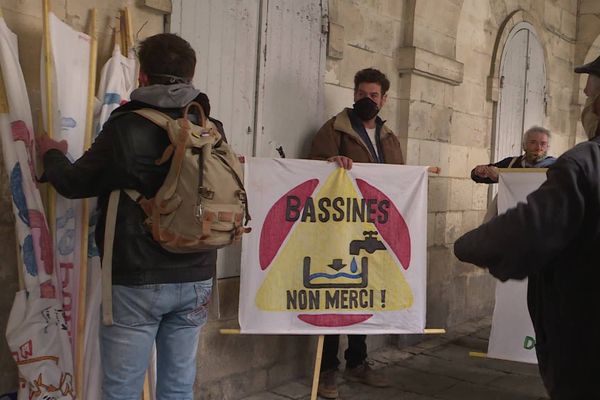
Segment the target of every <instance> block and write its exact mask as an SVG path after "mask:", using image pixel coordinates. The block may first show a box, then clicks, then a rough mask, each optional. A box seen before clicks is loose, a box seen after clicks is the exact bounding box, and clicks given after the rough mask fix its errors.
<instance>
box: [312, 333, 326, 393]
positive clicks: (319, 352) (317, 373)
mask: <svg viewBox="0 0 600 400" xmlns="http://www.w3.org/2000/svg"><path fill="white" fill-rule="evenodd" d="M324 341H325V336H323V335H319V339H318V340H317V354H315V370H314V372H313V382H312V390H311V392H310V400H317V391H318V389H319V376H320V375H321V360H322V359H323V342H324Z"/></svg>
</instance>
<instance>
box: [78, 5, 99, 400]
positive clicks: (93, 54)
mask: <svg viewBox="0 0 600 400" xmlns="http://www.w3.org/2000/svg"><path fill="white" fill-rule="evenodd" d="M89 35H90V65H89V70H88V98H87V110H86V119H85V132H84V134H85V139H84V150H87V149H89V148H90V146H91V144H92V137H93V129H94V96H95V94H96V93H95V92H96V91H95V88H96V60H97V56H98V38H97V35H96V9H95V8H94V9H92V10H91V15H90V29H89ZM89 214H90V207H89V201H88V199H83V200H81V247H80V257H79V304H78V308H77V309H78V313H77V329H76V335H77V348H76V349H75V388H76V389H75V393H77V396H78V397H79V398H83V397H82V396H83V393H84V384H83V381H84V378H83V376H84V367H85V366H84V358H85V346H84V344H85V343H84V342H85V317H86V305H87V301H86V296H87V275H88V274H87V272H88V235H89V219H90V215H89Z"/></svg>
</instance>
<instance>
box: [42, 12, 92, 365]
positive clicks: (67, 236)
mask: <svg viewBox="0 0 600 400" xmlns="http://www.w3.org/2000/svg"><path fill="white" fill-rule="evenodd" d="M49 34H50V50H51V62H52V68H51V71H52V73H53V74H52V76H51V77H50V82H51V86H52V93H51V94H52V116H53V117H52V120H53V126H54V127H53V132H54V138H53V139H55V140H59V141H60V140H66V141H67V143H68V153H67V157H68V158H69V159H70V160H71V161H74V160H76V159H78V158H79V157H81V155H82V154H83V151H84V143H85V129H86V113H87V99H88V82H89V64H90V44H91V40H90V37H89V36H88V35H86V34H84V33H82V32H78V31H76V30H74V29H73V28H71V27H70V26H69V25H67V24H65V23H64V22H62V21H61V20H60V19H59V18H58V17H56V15H54V14H53V13H49ZM42 50H43V49H42ZM42 60H43V58H42ZM42 65H44V64H43V63H42ZM41 75H42V76H41V81H42V85H41V86H42V88H44V90H45V87H46V85H45V83H44V82H46V79H47V77H46V76H45V73H44V69H43V68H42V74H41ZM44 93H45V92H44ZM42 100H43V102H42V103H43V110H44V112H47V111H46V110H47V106H46V103H45V101H46V98H45V96H44V95H43V96H42ZM45 121H47V119H45ZM84 223H87V221H85V222H84V221H83V218H82V201H81V200H70V199H66V198H64V197H62V196H60V195H57V196H56V216H55V222H54V226H55V227H56V232H55V237H54V248H55V253H54V255H55V263H56V265H57V266H58V270H59V272H60V279H61V287H62V290H61V291H60V293H59V298H61V299H62V303H63V310H64V313H65V321H66V324H67V327H68V329H69V335H70V337H71V345H72V349H73V354H75V349H76V348H77V340H79V337H78V335H76V329H75V328H76V325H77V320H78V313H79V310H78V306H79V293H80V289H79V282H80V279H79V274H80V266H81V254H80V253H81V240H87V237H86V238H85V239H84V238H82V232H83V224H84ZM75 367H76V368H77V366H75Z"/></svg>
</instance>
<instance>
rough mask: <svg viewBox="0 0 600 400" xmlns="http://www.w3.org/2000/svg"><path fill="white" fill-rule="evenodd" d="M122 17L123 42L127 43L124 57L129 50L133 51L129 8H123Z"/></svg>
mask: <svg viewBox="0 0 600 400" xmlns="http://www.w3.org/2000/svg"><path fill="white" fill-rule="evenodd" d="M123 17H124V18H125V40H126V43H127V52H126V53H125V57H127V56H128V55H129V52H130V51H131V49H133V44H134V41H133V29H132V25H131V13H130V12H129V8H128V7H125V9H124V10H123Z"/></svg>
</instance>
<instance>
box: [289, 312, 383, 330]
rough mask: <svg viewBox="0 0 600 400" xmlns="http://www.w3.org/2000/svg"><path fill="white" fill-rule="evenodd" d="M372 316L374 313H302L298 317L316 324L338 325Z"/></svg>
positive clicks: (323, 325) (352, 323)
mask: <svg viewBox="0 0 600 400" xmlns="http://www.w3.org/2000/svg"><path fill="white" fill-rule="evenodd" d="M372 316H373V314H350V315H344V314H318V315H312V314H300V315H298V319H300V320H301V321H304V322H306V323H307V324H311V325H314V326H322V327H338V326H350V325H354V324H359V323H361V322H364V321H366V320H368V319H369V318H371V317H372Z"/></svg>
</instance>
